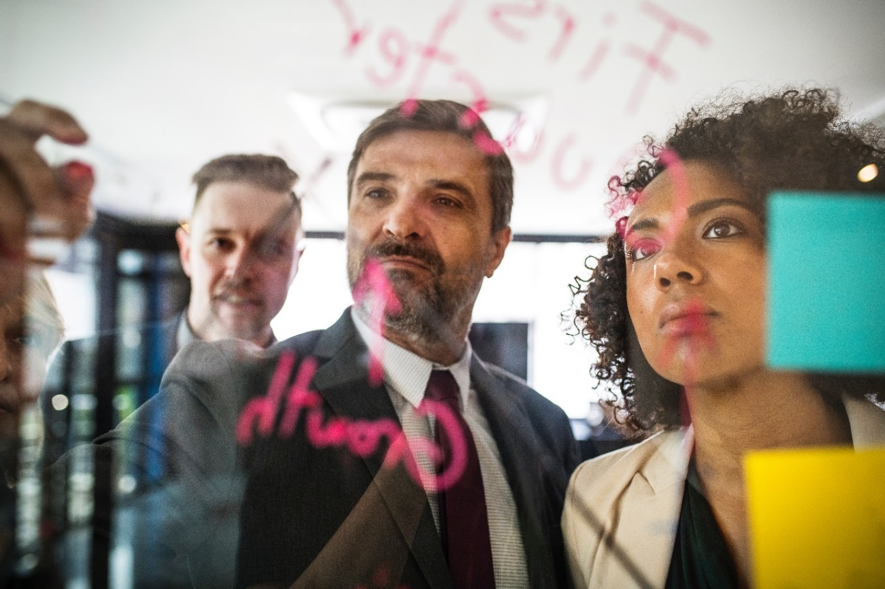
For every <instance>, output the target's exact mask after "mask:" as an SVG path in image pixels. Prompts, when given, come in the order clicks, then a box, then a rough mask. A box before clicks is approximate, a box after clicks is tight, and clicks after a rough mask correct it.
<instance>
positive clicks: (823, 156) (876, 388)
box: [573, 89, 885, 435]
mask: <svg viewBox="0 0 885 589" xmlns="http://www.w3.org/2000/svg"><path fill="white" fill-rule="evenodd" d="M645 143H646V151H647V153H648V156H650V158H646V159H642V160H641V161H639V162H638V164H636V165H635V166H634V167H633V168H632V169H630V170H628V171H627V172H626V173H625V174H624V175H623V176H622V177H617V176H615V177H613V178H612V179H611V180H610V181H609V189H610V191H611V193H612V200H611V202H610V208H611V210H613V211H623V210H626V209H628V208H629V207H630V206H632V205H633V204H635V202H636V199H637V197H638V195H639V193H640V192H641V191H642V189H644V188H645V187H646V186H648V184H649V183H650V182H651V181H652V180H654V179H655V178H656V177H657V176H658V174H660V173H661V172H662V171H664V169H665V165H664V163H663V162H662V158H661V154H662V153H663V151H664V150H667V151H669V152H671V153H674V154H675V155H676V156H678V157H679V159H681V160H683V161H686V160H700V161H704V162H706V163H709V164H712V165H715V166H716V168H717V169H718V170H720V171H722V172H724V173H725V174H727V175H729V176H730V177H731V178H732V179H734V180H735V181H736V182H737V183H738V185H740V186H741V187H742V188H743V190H744V191H745V192H746V195H747V197H748V199H749V200H750V203H751V205H752V206H753V208H754V209H755V210H756V212H757V214H758V215H759V217H760V219H762V222H763V223H764V222H765V200H766V198H767V195H768V194H769V193H770V192H771V191H773V190H777V189H792V190H818V191H820V190H826V191H851V192H885V173H883V174H881V175H879V176H878V177H877V178H875V179H874V180H873V181H870V182H866V183H864V182H861V181H860V180H859V179H858V171H859V170H860V169H861V168H863V167H864V166H867V165H868V164H875V165H876V166H877V167H878V168H879V169H880V170H882V171H883V172H885V138H883V132H882V130H881V129H879V128H877V127H875V126H873V125H859V124H856V123H850V122H847V121H845V120H844V119H842V118H841V112H840V107H839V97H838V93H837V92H835V91H833V90H821V89H809V90H797V89H789V90H786V91H782V92H779V93H778V94H776V95H763V96H753V97H749V98H747V97H741V96H735V95H734V94H726V95H723V96H721V97H719V98H717V99H715V100H713V101H712V102H710V103H708V104H705V105H702V106H698V107H695V108H692V109H691V110H690V111H689V112H688V114H687V115H686V116H685V118H684V119H683V120H682V121H681V122H680V123H679V124H677V125H676V126H675V127H674V128H673V130H672V131H671V132H670V134H669V136H668V137H667V139H666V140H664V142H663V143H657V142H655V141H654V140H653V139H652V138H650V137H646V138H645ZM625 224H626V217H622V218H620V219H619V220H618V222H617V231H616V232H615V233H614V234H612V235H611V236H610V237H609V238H608V242H607V247H608V251H607V253H606V254H605V255H604V256H602V257H601V258H598V259H596V258H592V259H595V260H596V264H595V265H593V266H591V264H590V263H589V259H588V264H587V268H588V269H592V275H591V277H590V279H589V280H586V281H584V280H580V279H578V283H577V285H576V286H575V287H573V290H574V291H575V300H576V303H579V304H576V306H577V309H576V311H575V326H576V327H577V328H578V330H579V331H580V333H581V335H583V336H584V337H585V338H586V339H587V340H588V341H589V342H590V343H591V344H592V345H593V346H594V347H595V348H596V350H597V351H598V353H599V359H598V360H597V362H595V363H594V365H593V368H592V369H591V373H592V374H593V376H595V377H596V378H598V379H599V380H600V381H607V382H609V383H611V384H612V385H614V387H615V388H616V389H617V391H616V392H617V393H618V394H617V395H616V398H615V399H614V400H609V401H604V403H605V404H606V405H608V408H609V409H611V410H613V411H614V415H615V419H616V421H617V422H618V423H619V424H621V425H622V426H624V429H626V430H627V431H628V432H631V433H633V434H638V435H641V434H643V433H646V432H650V431H653V430H655V429H659V428H662V427H663V428H672V427H676V426H679V425H681V424H682V423H681V422H682V419H683V417H682V412H681V411H680V403H681V398H682V394H681V392H682V387H680V386H679V385H677V384H676V383H673V382H670V381H668V380H666V379H664V378H663V377H661V376H660V375H658V374H657V373H656V372H655V371H654V370H653V369H652V368H651V366H650V365H649V363H648V361H647V360H646V358H645V356H644V355H643V354H642V351H641V350H640V349H639V342H638V340H637V338H636V334H635V332H634V330H633V325H632V322H631V321H630V317H629V314H628V312H627V277H626V260H625V254H624V241H623V239H622V235H623V229H624V225H625ZM810 381H811V384H812V386H814V387H815V388H816V389H817V390H818V391H820V392H821V394H823V395H824V396H825V398H827V399H828V400H830V401H831V402H833V403H836V402H838V399H839V397H840V395H841V394H843V393H844V394H849V395H852V396H855V397H870V398H873V399H875V400H878V401H880V402H885V378H882V377H874V376H863V375H833V374H810Z"/></svg>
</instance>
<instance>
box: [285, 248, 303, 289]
mask: <svg viewBox="0 0 885 589" xmlns="http://www.w3.org/2000/svg"><path fill="white" fill-rule="evenodd" d="M306 249H307V248H306V247H305V246H304V245H303V244H299V245H298V247H297V248H296V249H295V256H294V257H293V258H292V271H291V272H289V286H292V282H293V281H294V280H295V277H296V276H297V275H298V264H299V263H300V262H301V256H303V255H304V250H306Z"/></svg>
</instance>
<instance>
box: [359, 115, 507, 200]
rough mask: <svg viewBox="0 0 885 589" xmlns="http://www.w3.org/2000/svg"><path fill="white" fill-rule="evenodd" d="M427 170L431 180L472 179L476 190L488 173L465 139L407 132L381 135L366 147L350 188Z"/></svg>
mask: <svg viewBox="0 0 885 589" xmlns="http://www.w3.org/2000/svg"><path fill="white" fill-rule="evenodd" d="M431 170H432V171H433V178H432V180H447V179H450V180H464V179H468V178H474V179H476V180H477V182H478V184H479V185H478V186H477V189H478V190H481V189H483V188H485V186H486V184H487V179H488V176H489V173H490V171H489V168H488V164H487V162H486V158H485V156H484V155H483V154H482V152H481V151H480V150H479V149H478V148H477V147H476V145H474V143H473V142H472V141H470V140H469V139H467V138H465V137H462V136H460V135H458V134H456V133H452V132H448V131H425V130H412V129H408V130H401V131H395V132H393V133H388V134H386V135H383V136H381V137H379V138H378V139H376V140H375V141H373V142H372V143H370V144H369V145H368V146H367V147H366V149H365V151H364V152H363V154H362V155H361V156H360V159H359V160H358V161H357V166H356V173H355V175H354V185H356V184H357V183H359V182H360V181H361V180H366V179H370V180H374V181H378V180H388V181H395V180H399V179H402V178H404V177H405V176H406V175H408V174H409V173H411V172H414V173H416V174H417V173H421V172H425V171H431ZM425 180H430V178H425Z"/></svg>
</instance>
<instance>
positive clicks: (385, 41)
mask: <svg viewBox="0 0 885 589" xmlns="http://www.w3.org/2000/svg"><path fill="white" fill-rule="evenodd" d="M464 2H465V0H455V1H454V2H453V3H452V4H451V6H450V7H449V10H448V11H447V12H446V13H445V14H444V15H442V16H441V17H440V18H439V20H437V21H436V23H434V26H433V31H432V32H431V34H430V39H429V40H428V41H427V43H418V42H413V41H410V40H409V38H408V37H407V36H406V34H405V33H404V32H403V31H402V30H400V29H397V28H394V27H387V28H385V29H384V30H383V31H381V32H380V33H379V35H378V50H379V53H380V55H381V57H382V58H383V59H384V61H385V62H386V67H387V68H389V70H388V71H387V72H384V71H380V70H379V69H377V68H375V67H373V66H371V65H370V66H367V67H366V70H365V71H366V78H367V79H368V80H369V81H370V82H371V83H372V84H375V85H377V86H381V87H385V86H391V85H393V84H395V83H397V82H399V81H400V80H401V79H402V76H403V74H404V73H405V72H406V70H407V69H408V67H409V63H410V58H411V56H412V53H413V52H415V53H417V55H418V58H419V59H418V64H417V66H416V68H415V72H414V76H413V78H412V80H411V82H409V86H408V90H407V91H406V99H405V100H404V101H403V104H402V109H401V112H402V115H403V116H404V117H410V116H412V115H413V114H414V112H415V108H416V106H417V102H416V98H417V97H419V96H420V95H421V90H422V88H423V87H424V83H425V81H426V79H427V76H428V74H429V72H430V68H431V66H432V65H433V64H434V63H439V64H442V65H444V66H446V67H449V68H451V70H452V71H451V75H450V79H451V80H452V82H453V83H455V84H458V85H462V86H465V87H466V88H467V89H468V90H469V92H470V95H471V97H472V102H471V104H470V108H471V109H472V110H473V111H475V112H476V113H477V114H482V113H483V112H484V111H485V110H487V109H488V99H487V97H486V92H485V90H484V89H483V87H482V84H481V83H480V82H479V80H478V79H477V77H476V76H474V75H473V74H471V73H470V72H469V71H468V70H467V68H465V67H463V66H461V65H459V64H458V63H457V58H456V57H455V56H454V55H453V54H452V53H451V52H448V51H445V50H444V49H442V48H441V45H442V42H443V37H444V36H445V34H446V32H447V31H448V30H449V29H450V28H451V27H452V25H454V23H455V22H456V21H457V19H458V17H459V16H460V14H461V11H462V10H463V7H464ZM335 5H336V6H337V7H338V9H339V11H340V12H341V14H342V16H343V18H344V21H345V26H346V27H347V30H348V35H349V39H350V41H349V43H348V49H347V50H346V54H347V55H348V56H350V55H352V54H353V49H354V48H355V47H356V45H358V44H359V43H360V42H361V41H362V40H363V39H364V38H365V35H366V34H367V31H368V25H365V26H364V27H363V28H357V26H356V24H355V18H354V16H353V13H352V11H351V10H350V8H349V7H348V6H347V5H346V4H345V3H344V0H335ZM354 35H357V36H358V41H357V42H356V44H354V43H353V39H354ZM476 122H477V119H476V118H472V117H471V116H467V117H465V118H464V119H463V120H462V121H461V126H462V127H463V128H465V129H472V128H473V127H474V126H475V125H476ZM473 140H474V142H475V143H476V146H477V148H479V150H480V151H482V152H483V153H485V154H487V155H498V154H500V153H503V151H504V149H503V147H501V145H500V144H499V143H498V142H497V141H495V140H494V139H493V138H492V137H491V136H489V134H488V133H486V132H484V131H480V130H476V131H475V132H474V134H473Z"/></svg>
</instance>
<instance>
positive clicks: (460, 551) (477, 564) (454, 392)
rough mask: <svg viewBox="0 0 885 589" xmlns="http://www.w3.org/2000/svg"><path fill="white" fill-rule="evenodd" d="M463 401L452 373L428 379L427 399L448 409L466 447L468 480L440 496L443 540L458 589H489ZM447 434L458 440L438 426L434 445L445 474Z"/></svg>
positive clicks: (483, 524)
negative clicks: (439, 452) (459, 400)
mask: <svg viewBox="0 0 885 589" xmlns="http://www.w3.org/2000/svg"><path fill="white" fill-rule="evenodd" d="M459 396H460V395H459V394H458V383H456V382H455V378H454V377H453V376H452V373H451V372H449V371H448V370H434V371H433V372H431V373H430V380H429V381H428V383H427V391H426V392H425V394H424V398H425V399H430V400H433V401H437V402H439V403H444V404H446V405H447V406H448V407H449V408H450V409H451V411H452V413H453V414H454V415H455V417H456V419H457V421H458V427H459V429H460V430H461V434H462V435H463V436H464V440H465V441H466V442H467V466H466V467H465V469H464V474H463V475H462V476H461V477H460V478H459V479H458V480H457V481H456V482H454V483H453V484H452V485H451V486H450V487H448V488H447V489H444V490H442V491H441V492H440V493H438V495H437V496H438V500H439V526H440V536H441V537H442V544H443V552H444V553H445V555H446V559H447V560H448V563H449V571H450V572H451V573H452V581H453V584H454V586H455V589H468V588H469V589H488V588H494V586H495V570H494V567H493V565H492V546H491V542H490V540H489V517H488V510H487V509H486V497H485V492H484V490H483V486H482V472H481V471H480V468H479V456H478V455H477V453H476V444H474V443H473V436H472V435H471V434H470V428H468V427H467V422H466V421H464V416H463V415H462V414H461V409H460V406H459V403H458V398H459ZM444 430H445V431H444ZM449 433H451V434H452V435H457V433H456V432H448V431H447V430H446V428H442V427H440V424H439V422H437V427H436V441H437V443H438V444H439V447H440V448H441V449H442V451H443V455H444V458H443V461H444V462H443V465H442V467H441V468H440V472H444V471H445V470H446V468H447V466H448V461H449V459H450V457H451V449H452V444H451V442H450V440H449V439H448V438H449V435H448V434H449Z"/></svg>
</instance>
